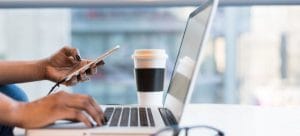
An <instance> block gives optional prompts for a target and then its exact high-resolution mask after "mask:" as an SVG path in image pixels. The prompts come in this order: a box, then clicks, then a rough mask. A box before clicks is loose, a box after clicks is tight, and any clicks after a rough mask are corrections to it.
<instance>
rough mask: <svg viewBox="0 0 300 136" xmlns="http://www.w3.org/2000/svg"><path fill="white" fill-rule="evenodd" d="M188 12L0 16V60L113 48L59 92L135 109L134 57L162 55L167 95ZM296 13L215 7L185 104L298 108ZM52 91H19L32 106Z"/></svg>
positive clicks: (89, 54)
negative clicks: (150, 51) (91, 72)
mask: <svg viewBox="0 0 300 136" xmlns="http://www.w3.org/2000/svg"><path fill="white" fill-rule="evenodd" d="M194 8H195V7H174V8H163V7H157V8H71V9H70V8H59V9H54V8H50V9H2V10H0V28H1V29H0V30H1V31H0V44H1V46H0V58H1V59H5V60H12V59H36V58H43V57H47V56H49V55H50V54H52V53H54V52H55V51H56V50H58V49H59V48H61V47H62V46H63V45H72V46H73V47H76V48H78V49H79V50H80V52H81V56H82V57H84V58H89V59H93V58H95V57H97V56H98V55H100V54H101V53H103V52H104V51H106V50H108V49H110V48H112V47H114V46H115V45H116V44H119V45H121V46H122V48H121V50H119V51H118V52H116V53H115V54H114V55H113V56H110V57H109V58H108V59H107V60H106V64H105V65H104V66H103V67H100V68H99V69H98V70H99V73H98V74H97V75H96V76H94V77H93V78H92V80H90V81H88V82H85V83H80V84H78V85H76V86H74V87H71V88H65V89H66V90H73V91H74V92H77V93H84V94H89V95H92V96H93V97H95V98H96V100H97V101H98V102H99V103H101V104H132V103H136V94H135V90H136V87H135V81H134V77H133V61H132V59H131V54H132V53H133V50H134V49H137V48H163V49H166V50H167V53H168V54H169V62H168V74H167V77H168V78H167V82H166V84H165V88H166V89H167V85H168V83H169V79H170V78H169V77H170V72H171V71H172V70H173V65H174V61H175V59H176V55H177V51H178V48H179V45H180V40H181V37H182V32H183V30H184V26H185V23H186V22H185V21H186V19H187V16H188V14H189V13H190V12H191V11H192V10H193V9H194ZM299 11H300V7H299V6H251V7H250V6H247V7H221V8H219V10H218V12H217V15H216V17H215V20H214V24H213V26H212V31H211V35H210V39H209V43H208V44H209V48H207V50H205V56H206V57H205V59H204V62H203V64H202V65H201V69H200V73H199V74H200V75H199V78H198V81H197V85H196V88H195V91H194V95H193V98H192V102H195V103H243V104H259V105H289V106H290V105H300V102H299V100H300V98H299V97H300V92H299V89H300V86H299V81H300V76H299V75H300V69H299V66H298V61H297V60H298V57H300V50H299V49H298V48H300V47H299V46H298V44H300V40H299V38H298V37H299V34H300V27H299V25H298V24H299V23H300V19H299V17H300V12H299ZM16 49H17V50H16ZM52 85H53V83H51V82H48V81H39V82H36V83H24V84H20V86H21V87H22V88H23V89H24V90H25V91H26V92H27V94H28V95H29V96H30V98H31V100H34V99H37V98H39V97H42V96H45V95H46V93H47V92H48V90H49V89H50V87H51V86H52Z"/></svg>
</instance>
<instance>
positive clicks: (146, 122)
mask: <svg viewBox="0 0 300 136" xmlns="http://www.w3.org/2000/svg"><path fill="white" fill-rule="evenodd" d="M104 116H105V118H106V119H107V120H108V126H111V127H116V126H121V127H138V126H142V127H154V126H155V123H154V119H153V115H152V111H151V109H150V108H145V107H107V108H106V110H105V111H104Z"/></svg>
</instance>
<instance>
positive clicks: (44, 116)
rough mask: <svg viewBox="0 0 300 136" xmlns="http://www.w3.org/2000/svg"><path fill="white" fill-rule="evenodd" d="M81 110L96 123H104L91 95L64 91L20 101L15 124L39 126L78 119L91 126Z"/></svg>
mask: <svg viewBox="0 0 300 136" xmlns="http://www.w3.org/2000/svg"><path fill="white" fill-rule="evenodd" d="M83 112H86V113H87V114H88V115H90V116H91V117H92V118H93V120H94V121H95V122H96V123H97V125H103V124H104V114H103V111H102V110H101V108H100V107H99V106H98V104H97V103H96V102H95V101H94V99H93V98H92V97H90V96H87V95H81V94H71V93H67V92H64V91H60V92H58V93H55V94H52V95H49V96H46V97H44V98H42V99H39V100H36V101H33V102H30V103H20V105H19V106H18V108H17V110H16V111H15V112H14V113H15V118H16V120H17V121H16V122H17V123H16V125H17V126H18V127H22V128H40V127H44V126H47V125H50V124H53V123H54V122H55V121H56V120H61V119H67V120H73V121H80V122H83V123H84V124H85V125H86V126H88V127H92V123H91V121H90V120H89V119H88V117H87V116H86V115H85V114H84V113H83Z"/></svg>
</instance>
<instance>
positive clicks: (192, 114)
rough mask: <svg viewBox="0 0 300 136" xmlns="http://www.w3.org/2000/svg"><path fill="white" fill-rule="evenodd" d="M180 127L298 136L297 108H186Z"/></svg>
mask: <svg viewBox="0 0 300 136" xmlns="http://www.w3.org/2000/svg"><path fill="white" fill-rule="evenodd" d="M182 124H183V125H184V126H186V125H211V126H214V127H216V128H219V129H221V130H222V131H223V132H224V133H225V135H226V136H300V107H297V108H296V107H290V108H282V107H281V108H280V107H259V106H246V105H218V104H190V105H188V107H187V110H186V112H185V113H184V116H183V122H182ZM21 135H22V134H21Z"/></svg>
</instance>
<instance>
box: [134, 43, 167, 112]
mask: <svg viewBox="0 0 300 136" xmlns="http://www.w3.org/2000/svg"><path fill="white" fill-rule="evenodd" d="M167 58H168V55H167V54H166V52H165V50H162V49H138V50H135V51H134V54H133V55H132V59H133V60H134V73H135V80H136V85H137V96H138V102H139V104H140V105H144V106H145V105H161V104H162V98H163V85H164V80H165V69H166V61H167Z"/></svg>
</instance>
